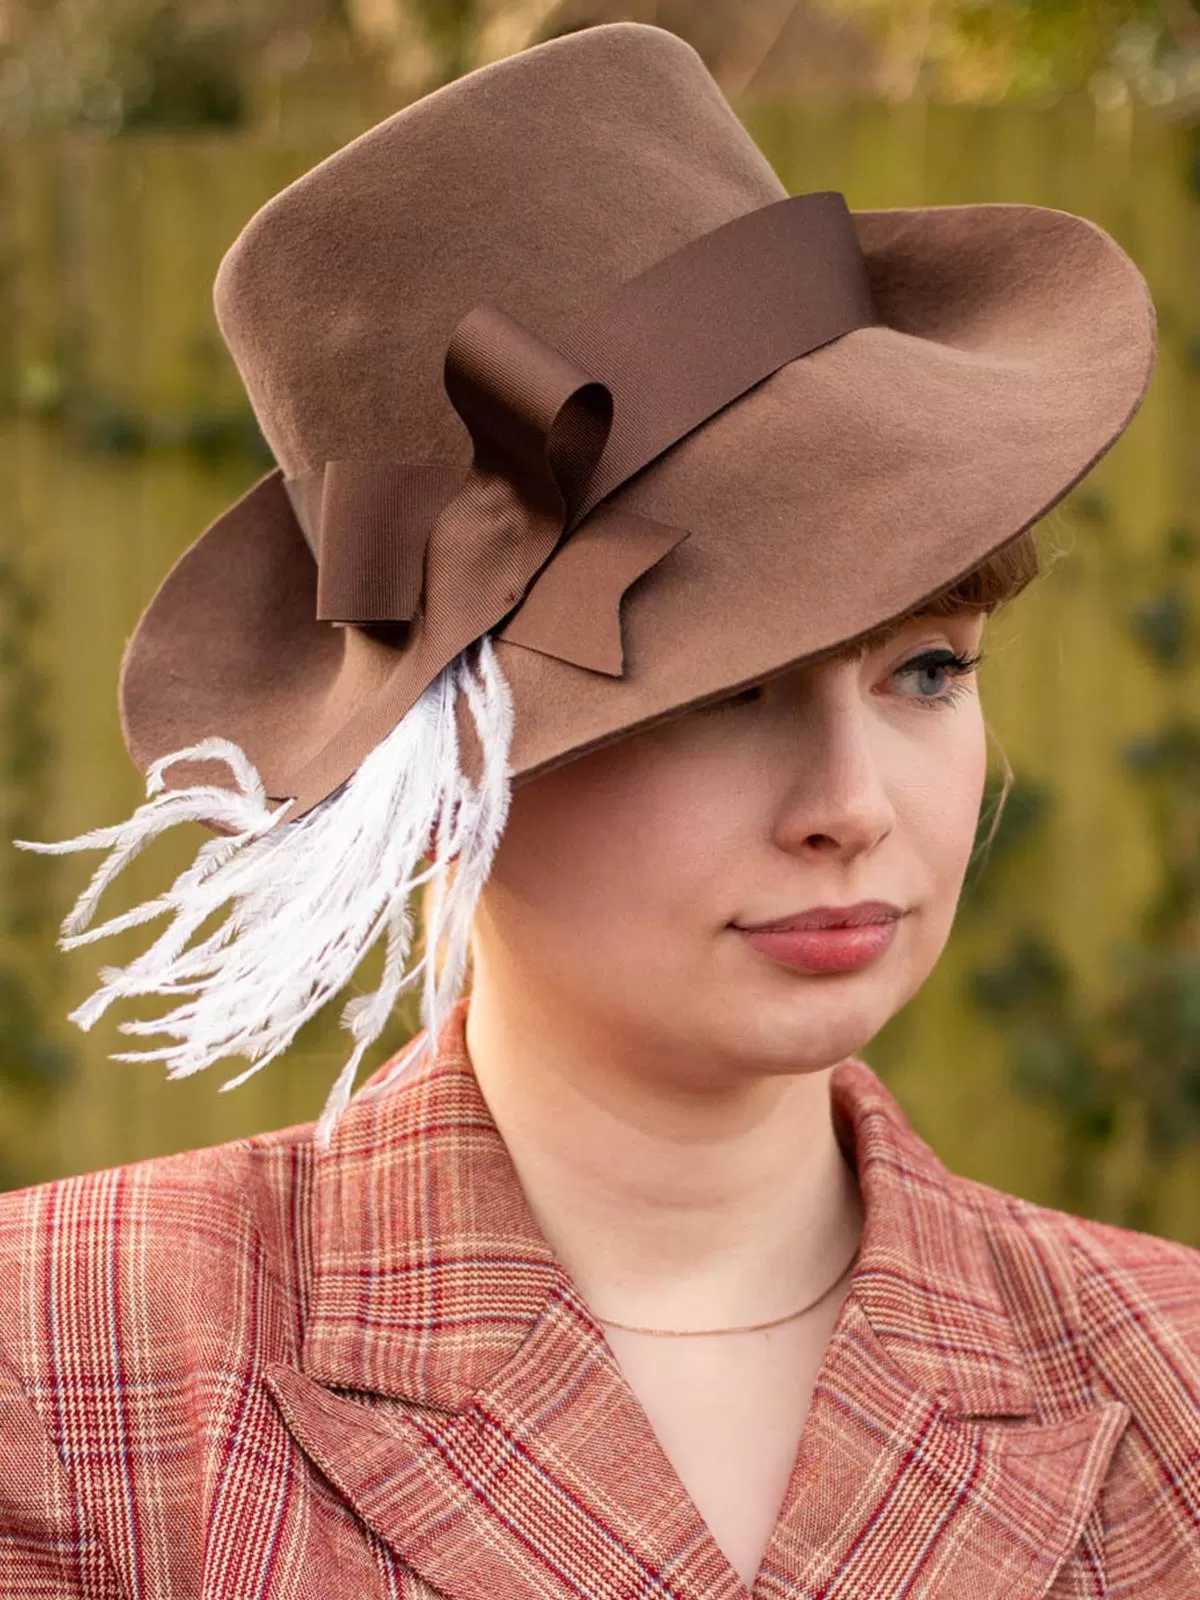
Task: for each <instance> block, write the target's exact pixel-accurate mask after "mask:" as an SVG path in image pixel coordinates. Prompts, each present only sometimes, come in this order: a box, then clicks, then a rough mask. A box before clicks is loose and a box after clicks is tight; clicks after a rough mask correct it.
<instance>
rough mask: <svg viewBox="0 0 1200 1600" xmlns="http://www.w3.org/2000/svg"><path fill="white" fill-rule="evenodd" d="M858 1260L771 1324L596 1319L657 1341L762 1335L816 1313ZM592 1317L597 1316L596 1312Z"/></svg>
mask: <svg viewBox="0 0 1200 1600" xmlns="http://www.w3.org/2000/svg"><path fill="white" fill-rule="evenodd" d="M857 1260H858V1251H857V1250H855V1252H854V1254H853V1255H852V1256H851V1257H850V1259H849V1261H847V1263H846V1265H845V1266H844V1267H843V1268H842V1270H841V1271H840V1272H839V1273H838V1275H837V1277H836V1278H835V1279H834V1280H833V1282H832V1283H831V1284H830V1285H829V1286H828V1288H825V1289H822V1290H821V1292H820V1294H819V1295H818V1296H817V1298H816V1299H815V1300H810V1301H809V1302H808V1304H807V1305H803V1306H801V1307H800V1309H799V1311H789V1312H787V1314H786V1315H785V1316H782V1317H772V1318H771V1320H770V1321H769V1322H747V1323H745V1324H744V1325H743V1326H742V1327H739V1328H638V1327H635V1326H634V1324H633V1323H630V1322H614V1321H613V1319H612V1318H611V1317H596V1321H597V1322H598V1323H599V1324H600V1326H601V1327H602V1328H620V1329H621V1331H622V1332H623V1333H648V1334H650V1335H651V1336H652V1337H653V1338H656V1339H711V1338H712V1337H713V1335H714V1334H718V1333H761V1332H762V1330H763V1329H764V1328H778V1327H781V1326H782V1324H783V1323H785V1322H795V1321H796V1319H797V1317H802V1316H804V1315H805V1313H806V1312H808V1311H815V1310H816V1309H817V1307H818V1306H819V1305H821V1304H822V1302H823V1301H825V1300H828V1299H829V1296H830V1295H831V1294H832V1293H833V1291H834V1290H835V1289H836V1288H837V1287H838V1285H839V1284H841V1283H842V1282H843V1281H844V1280H845V1279H846V1277H847V1276H848V1275H849V1273H850V1269H851V1268H852V1267H853V1265H854V1263H855V1262H856V1261H857ZM592 1315H593V1316H595V1315H596V1314H595V1312H593V1313H592Z"/></svg>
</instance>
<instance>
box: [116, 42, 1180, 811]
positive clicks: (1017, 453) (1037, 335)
mask: <svg viewBox="0 0 1200 1600" xmlns="http://www.w3.org/2000/svg"><path fill="white" fill-rule="evenodd" d="M215 299H216V309H217V315H218V319H219V322H220V326H221V330H222V332H223V334H224V337H225V339H226V340H227V342H228V344H229V347H230V350H231V351H232V353H233V357H234V359H235V361H236V363H237V365H238V368H239V370H240V372H241V374H242V377H243V379H244V381H245V385H246V388H247V391H248V393H249V397H250V400H251V403H252V405H253V407H254V410H255V413H256V415H257V417H258V420H259V423H260V426H261V428H262V431H263V433H264V435H265V437H266V439H267V441H268V442H269V444H270V446H271V449H272V450H273V452H274V454H275V457H276V460H277V462H278V467H277V469H276V470H275V471H273V472H272V473H270V474H269V475H268V476H266V477H265V478H263V479H262V480H261V481H260V482H259V483H258V484H257V485H256V486H255V487H254V488H253V489H252V490H251V491H250V492H249V493H248V494H247V495H246V496H245V497H244V498H243V499H242V500H240V501H239V502H238V503H237V504H236V505H235V506H233V507H232V508H231V509H230V510H229V511H227V512H226V513H225V514H224V515H223V516H222V517H220V518H219V519H218V520H217V521H216V522H215V523H214V524H213V525H212V526H211V527H210V528H209V529H208V530H207V531H206V532H205V533H204V534H203V535H202V536H201V537H200V538H199V539H198V540H197V541H196V542H195V544H193V546H192V547H191V548H190V549H189V550H188V551H187V552H186V554H185V555H184V556H183V557H182V558H181V559H180V561H179V562H178V563H177V564H176V566H175V567H174V569H173V570H172V571H171V573H170V574H169V575H168V576H167V578H166V580H165V581H164V583H163V584H162V586H161V588H160V589H159V591H158V593H157V594H156V595H155V597H154V599H153V600H152V601H151V603H150V605H149V607H148V608H147V610H146V612H145V614H144V616H143V617H142V619H141V622H140V623H139V626H138V628H137V631H136V633H135V634H134V636H133V639H132V640H131V642H130V645H129V649H128V651H127V654H126V659H125V662H124V667H123V673H122V686H121V693H122V715H123V725H124V729H125V734H126V739H127V742H128V745H129V749H130V752H131V754H132V755H133V757H134V760H135V761H136V762H137V763H138V764H139V766H141V767H142V769H143V770H145V769H146V768H147V767H148V766H149V765H150V763H151V762H153V761H154V760H156V759H157V758H160V757H162V756H164V755H166V754H168V753H170V752H172V751H174V750H178V749H180V748H182V747H186V746H191V745H193V744H195V743H196V742H197V741H199V740H202V739H204V738H207V737H209V736H214V735H215V736H220V737H223V738H225V739H229V740H232V741H234V742H236V743H237V744H238V745H240V746H241V747H242V749H243V750H244V751H245V752H246V754H247V755H248V756H249V757H250V759H251V760H252V762H253V763H254V765H255V766H256V767H257V769H258V771H259V772H260V773H261V775H262V777H263V780H264V784H265V788H266V793H267V795H268V796H269V797H271V798H273V799H275V798H280V799H282V798H284V797H295V800H296V804H295V806H294V808H293V810H292V815H293V816H297V815H300V814H302V813H303V812H305V811H307V810H308V809H310V808H311V807H312V806H313V805H315V804H316V803H317V802H318V801H319V800H321V799H323V798H324V797H325V796H327V795H329V794H330V793H331V792H332V791H333V790H334V789H335V788H336V787H337V786H338V785H340V784H341V783H342V782H343V781H344V780H345V779H346V778H348V777H349V776H350V775H351V774H352V773H353V772H354V771H355V770H356V768H357V767H358V766H359V765H360V763H361V762H362V761H363V760H364V759H365V757H366V756H367V755H368V754H369V753H370V751H371V750H372V749H373V748H374V747H375V746H376V745H377V744H378V743H379V742H380V741H381V740H382V739H384V738H385V737H386V735H387V734H388V733H389V731H390V730H391V729H392V728H394V727H395V726H396V725H397V723H398V722H399V720H400V719H401V718H402V717H403V715H404V713H405V712H406V711H407V710H408V709H409V708H410V707H411V706H412V705H413V704H414V702H415V700H416V699H417V697H418V696H419V695H420V694H421V692H422V690H423V689H425V688H426V687H427V686H428V685H429V684H430V683H431V681H432V680H433V679H434V678H435V677H436V675H437V674H438V672H439V671H440V670H441V669H442V668H443V667H444V666H445V665H446V664H447V662H448V661H449V660H450V659H451V658H452V657H453V655H454V653H455V652H456V651H460V650H462V649H464V648H465V647H466V646H467V645H469V644H470V643H472V642H473V641H474V640H477V639H479V638H481V637H482V636H484V635H485V634H486V635H489V636H490V637H491V638H492V640H493V642H494V646H495V651H496V659H497V661H498V663H499V664H500V665H501V667H502V669H503V674H504V678H505V679H506V681H507V683H508V684H509V686H510V687H511V691H512V697H513V705H514V708H515V731H514V734H513V742H512V749H511V765H512V770H513V773H514V774H515V776H516V778H517V779H518V780H519V779H520V778H522V777H527V776H530V775H532V774H534V773H535V772H538V771H541V770H544V769H546V768H548V767H550V766H552V765H556V764H558V763H560V762H562V761H563V760H565V759H567V758H569V757H572V756H574V755H578V754H580V753H582V752H584V751H586V750H589V749H591V748H593V747H595V746H598V745H601V744H604V743H606V742H607V741H610V740H612V739H613V738H615V737H618V736H621V735H623V734H625V733H628V732H630V731H631V730H633V729H636V728H641V727H643V726H646V725H648V724H650V723H653V722H655V721H658V720H661V719H663V718H665V717H668V716H670V715H672V714H676V713H678V712H680V711H682V710H683V709H684V708H687V707H690V706H693V705H696V704H698V703H701V702H703V701H706V700H711V699H714V698H718V697H720V696H722V695H724V694H728V693H730V692H731V691H733V690H735V689H737V688H739V687H741V686H742V685H744V684H747V683H750V682H753V681H755V680H758V679H762V678H765V677H767V676H770V675H771V674H775V673H778V672H781V671H783V670H785V669H787V668H789V667H791V666H794V665H796V664H797V663H799V662H801V661H803V660H804V659H806V658H808V657H812V656H816V655H819V654H821V653H823V652H826V651H829V650H831V649H833V648H834V647H836V646H838V645H841V644H843V643H846V642H849V641H851V640H853V639H854V638H856V637H858V636H861V635H863V634H866V633H868V632H870V631H871V630H872V629H874V628H876V627H877V626H878V625H880V624H881V623H885V622H886V621H888V620H889V619H891V618H892V617H896V616H899V615H902V614H903V613H904V612H905V611H907V610H909V609H910V608H911V607H913V606H914V605H916V604H918V603H919V602H921V601H922V600H924V599H925V598H927V597H929V596H931V595H933V594H934V593H936V592H937V591H938V590H940V589H942V588H943V587H945V586H946V585H947V584H949V583H951V582H953V581H954V580H955V579H956V578H958V577H959V576H961V575H962V574H963V573H965V572H967V571H968V570H970V569H971V568H972V567H974V566H976V565H977V564H978V563H979V562H981V561H982V560H984V559H985V558H986V557H988V556H989V555H990V554H992V553H993V552H994V551H996V550H997V549H999V548H1000V547H1001V546H1002V545H1004V544H1006V543H1007V542H1008V541H1010V540H1012V539H1014V538H1016V537H1017V536H1018V535H1019V534H1020V533H1022V532H1023V531H1024V530H1025V529H1026V528H1028V527H1029V526H1030V524H1032V523H1033V522H1035V521H1036V520H1037V519H1038V518H1039V517H1041V516H1042V515H1043V514H1044V513H1045V512H1046V511H1047V510H1048V509H1049V508H1050V507H1051V506H1053V505H1054V504H1055V503H1056V502H1057V501H1058V500H1059V499H1061V497H1062V496H1063V495H1064V494H1065V493H1066V492H1067V490H1069V489H1070V488H1071V487H1072V485H1074V484H1075V483H1076V482H1077V481H1078V479H1079V478H1080V477H1081V476H1082V475H1083V474H1084V473H1085V472H1086V471H1087V470H1088V468H1089V467H1091V466H1092V465H1093V463H1094V462H1095V461H1096V460H1097V459H1098V458H1099V457H1100V456H1101V455H1103V453H1104V452H1105V451H1106V450H1107V449H1108V448H1109V447H1110V446H1111V445H1112V443H1113V442H1114V440H1115V439H1116V438H1117V437H1118V436H1119V435H1120V434H1121V432H1122V430H1123V429H1124V428H1125V427H1126V425H1127V424H1128V422H1129V420H1130V418H1131V416H1132V414H1133V412H1134V411H1135V410H1136V408H1137V406H1138V404H1139V402H1140V401H1141V398H1142V396H1143V394H1144V392H1145V389H1146V386H1147V383H1148V381H1149V378H1150V374H1151V371H1152V368H1153V361H1154V349H1155V321H1154V310H1153V306H1152V303H1151V301H1150V298H1149V294H1148V292H1147V288H1146V284H1145V282H1144V280H1143V278H1142V275H1141V273H1140V272H1139V271H1138V269H1137V267H1136V266H1135V265H1134V263H1133V262H1132V261H1131V260H1130V258H1129V257H1128V256H1127V255H1126V254H1125V253H1124V251H1123V250H1121V248H1120V247H1119V246H1118V245H1117V244H1116V243H1115V242H1114V241H1113V240H1112V238H1110V237H1109V235H1108V234H1106V233H1105V232H1104V231H1103V230H1101V229H1100V228H1098V227H1097V226H1096V225H1095V224H1093V223H1092V222H1090V221H1087V220H1086V219H1084V218H1082V217H1078V216H1074V215H1072V214H1070V213H1068V212H1064V211H1058V210H1052V209H1048V208H1044V207H1040V206H1031V205H1007V204H1006V205H992V204H986V205H957V206H920V207H911V208H903V209H896V210H871V211H853V212H851V211H849V210H848V209H847V207H846V205H845V201H844V199H843V197H842V196H841V195H839V194H836V193H831V192H823V193H819V194H812V195H805V196H796V197H788V195H787V193H786V191H785V189H784V187H783V185H782V184H781V183H780V181H779V179H778V177H777V176H776V174H775V173H774V171H773V170H772V169H771V167H770V166H769V165H768V163H767V161H766V160H765V159H764V157H763V156H762V154H761V153H760V152H759V150H758V149H757V148H756V146H755V145H754V143H753V142H752V140H751V139H750V137H749V136H748V134H747V133H746V131H745V130H744V128H743V127H742V126H741V124H740V123H739V122H738V120H737V118H736V116H735V115H734V113H733V111H732V110H731V108H730V106H729V104H728V103H727V102H726V100H725V99H724V97H723V96H722V94H721V92H720V90H719V89H718V87H717V85H716V84H715V82H714V81H713V79H712V77H711V76H710V74H709V73H708V71H707V69H706V68H705V66H704V65H703V63H702V61H701V59H700V57H699V56H698V55H697V54H696V52H695V51H694V50H693V49H692V48H691V46H690V45H688V44H686V43H684V42H683V41H682V40H681V39H679V38H677V37H676V36H674V35H673V34H671V33H669V32H666V31H664V30H662V29H659V28H655V27H649V26H645V25H642V24H637V23H616V24H612V25H607V26H602V27H595V28H588V29H584V30H582V31H579V32H576V33H573V34H571V35H569V36H567V37H564V38H561V39H556V40H553V41H551V42H549V43H546V44H541V45H537V46H535V47H533V48H531V49H528V50H525V51H523V52H521V53H519V54H517V55H514V56H510V57H508V58H507V59H505V60H502V61H499V62H497V63H495V64H493V65H490V66H487V67H484V68H482V69H480V70H478V71H475V72H472V73H469V74H468V75H467V76H465V77H463V78H460V79H458V80H457V81H456V82H454V83H451V84H449V85H447V86H446V87H444V88H442V89H439V90H438V91H437V92H436V93H433V94H431V95H429V96H427V97H426V98H425V99H422V100H420V101H418V102H417V103H415V104H413V105H411V106H409V107H407V108H406V109H405V110H403V111H401V112H399V113H398V114H397V115H395V116H393V117H390V118H389V119H388V120H387V121H385V122H383V123H381V124H380V125H379V126H377V127H375V128H373V129H371V130H370V131H369V132H367V133H365V134H364V135H362V136H361V137H360V138H358V139H356V140H355V141H354V142H353V143H351V144H349V145H347V146H346V147H345V148H344V149H342V150H339V151H338V152H337V153H336V154H334V155H333V156H331V157H329V159H328V160H326V161H323V162H322V163H321V164H320V165H319V166H317V167H316V168H314V169H313V170H312V171H311V172H309V173H307V174H306V175H305V176H304V177H302V178H300V179H299V180H298V181H297V182H295V183H293V184H291V185H290V186H289V187H288V188H287V189H285V190H284V191H283V192H282V193H281V194H279V195H277V196H276V197H275V198H274V199H273V200H271V201H270V202H269V203H268V204H267V205H266V206H264V207H263V208H262V209H261V210H260V211H259V212H258V213H257V215H255V216H254V217H253V218H252V219H251V220H250V222H249V223H248V224H247V226H246V227H245V229H244V230H243V231H242V233H241V235H240V236H239V237H238V238H237V239H236V240H235V242H234V243H233V245H232V247H231V249H230V250H229V252H228V254H227V255H226V257H225V259H224V261H223V262H222V264H221V268H220V271H219V274H218V277H217V282H216V291H215ZM193 776H194V774H193ZM207 776H208V777H209V778H210V779H211V773H210V774H208V775H207ZM188 777H189V774H188V771H187V767H186V764H185V765H184V766H181V767H179V768H177V769H174V770H173V771H172V776H171V780H170V781H171V782H172V783H176V784H183V783H185V782H186V781H188Z"/></svg>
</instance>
